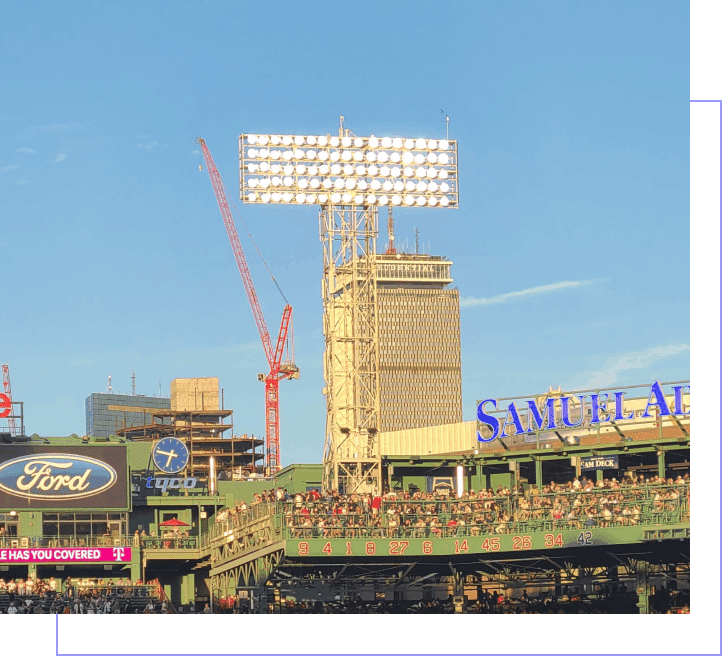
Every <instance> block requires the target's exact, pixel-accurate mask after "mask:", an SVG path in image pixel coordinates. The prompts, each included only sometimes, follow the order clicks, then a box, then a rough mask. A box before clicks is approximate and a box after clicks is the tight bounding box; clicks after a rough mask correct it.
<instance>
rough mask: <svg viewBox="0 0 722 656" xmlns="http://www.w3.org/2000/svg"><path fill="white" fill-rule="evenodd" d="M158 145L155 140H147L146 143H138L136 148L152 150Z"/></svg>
mask: <svg viewBox="0 0 722 656" xmlns="http://www.w3.org/2000/svg"><path fill="white" fill-rule="evenodd" d="M157 145H158V142H157V141H149V142H148V143H145V144H142V143H139V144H138V145H137V146H136V148H143V149H144V150H153V148H155V147H156V146H157Z"/></svg>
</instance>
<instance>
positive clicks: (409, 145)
mask: <svg viewBox="0 0 722 656" xmlns="http://www.w3.org/2000/svg"><path fill="white" fill-rule="evenodd" d="M415 145H416V142H415V141H414V140H413V139H407V140H406V141H404V148H406V149H407V150H412V149H413V147H414V146H415Z"/></svg>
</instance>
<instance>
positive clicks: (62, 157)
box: [55, 153, 66, 162]
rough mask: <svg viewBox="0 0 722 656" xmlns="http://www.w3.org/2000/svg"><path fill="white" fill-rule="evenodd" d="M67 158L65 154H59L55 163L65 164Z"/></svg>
mask: <svg viewBox="0 0 722 656" xmlns="http://www.w3.org/2000/svg"><path fill="white" fill-rule="evenodd" d="M65 157H66V155H65V153H58V154H57V155H56V156H55V161H56V162H64V161H65Z"/></svg>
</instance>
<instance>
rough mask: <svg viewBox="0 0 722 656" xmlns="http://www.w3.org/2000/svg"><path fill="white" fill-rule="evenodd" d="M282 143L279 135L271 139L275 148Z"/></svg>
mask: <svg viewBox="0 0 722 656" xmlns="http://www.w3.org/2000/svg"><path fill="white" fill-rule="evenodd" d="M280 143H281V137H279V136H278V135H277V134H274V135H273V136H272V137H271V144H272V145H273V146H278V145H279V144H280Z"/></svg>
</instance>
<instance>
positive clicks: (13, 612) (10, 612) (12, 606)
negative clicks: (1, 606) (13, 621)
mask: <svg viewBox="0 0 722 656" xmlns="http://www.w3.org/2000/svg"><path fill="white" fill-rule="evenodd" d="M17 612H18V609H17V607H16V606H15V602H13V603H12V604H10V607H9V608H8V615H16V614H17Z"/></svg>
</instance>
